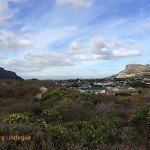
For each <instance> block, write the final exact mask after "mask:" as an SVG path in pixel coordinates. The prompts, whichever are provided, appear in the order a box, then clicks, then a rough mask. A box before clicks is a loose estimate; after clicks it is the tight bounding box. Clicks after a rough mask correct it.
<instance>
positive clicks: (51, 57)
mask: <svg viewBox="0 0 150 150" xmlns="http://www.w3.org/2000/svg"><path fill="white" fill-rule="evenodd" d="M2 64H3V66H5V67H6V68H8V69H13V70H16V71H22V70H24V71H41V70H43V69H46V68H51V67H59V66H72V65H74V62H73V61H72V60H71V59H70V58H68V57H67V56H65V55H62V54H61V53H54V52H53V53H50V52H36V51H35V52H32V53H28V54H27V55H26V56H25V57H24V59H18V58H7V59H5V60H3V63H2Z"/></svg>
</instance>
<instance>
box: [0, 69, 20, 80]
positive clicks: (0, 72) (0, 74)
mask: <svg viewBox="0 0 150 150" xmlns="http://www.w3.org/2000/svg"><path fill="white" fill-rule="evenodd" d="M0 79H5V80H7V79H8V80H22V78H21V77H19V76H18V75H17V74H16V73H15V72H13V71H9V70H5V69H4V68H1V67H0Z"/></svg>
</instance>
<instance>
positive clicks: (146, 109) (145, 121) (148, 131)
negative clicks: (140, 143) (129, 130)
mask: <svg viewBox="0 0 150 150" xmlns="http://www.w3.org/2000/svg"><path fill="white" fill-rule="evenodd" d="M129 122H130V124H131V125H132V126H133V127H135V128H136V130H137V131H138V132H139V133H140V134H142V135H143V136H145V137H150V106H143V107H140V108H138V109H136V110H135V111H134V112H133V113H132V115H131V117H130V120H129Z"/></svg>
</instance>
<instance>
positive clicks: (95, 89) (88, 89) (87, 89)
mask: <svg viewBox="0 0 150 150" xmlns="http://www.w3.org/2000/svg"><path fill="white" fill-rule="evenodd" d="M79 90H80V92H94V93H95V94H98V93H101V94H104V93H105V92H106V90H105V88H104V87H103V86H97V87H81V88H80V89H79Z"/></svg>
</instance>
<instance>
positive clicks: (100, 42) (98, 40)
mask: <svg viewBox="0 0 150 150" xmlns="http://www.w3.org/2000/svg"><path fill="white" fill-rule="evenodd" d="M88 46H89V48H90V49H92V51H93V52H94V53H96V54H107V53H108V46H107V44H106V42H105V40H104V39H103V38H102V37H98V36H97V37H93V38H92V39H91V40H90V42H89V44H88Z"/></svg>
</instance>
